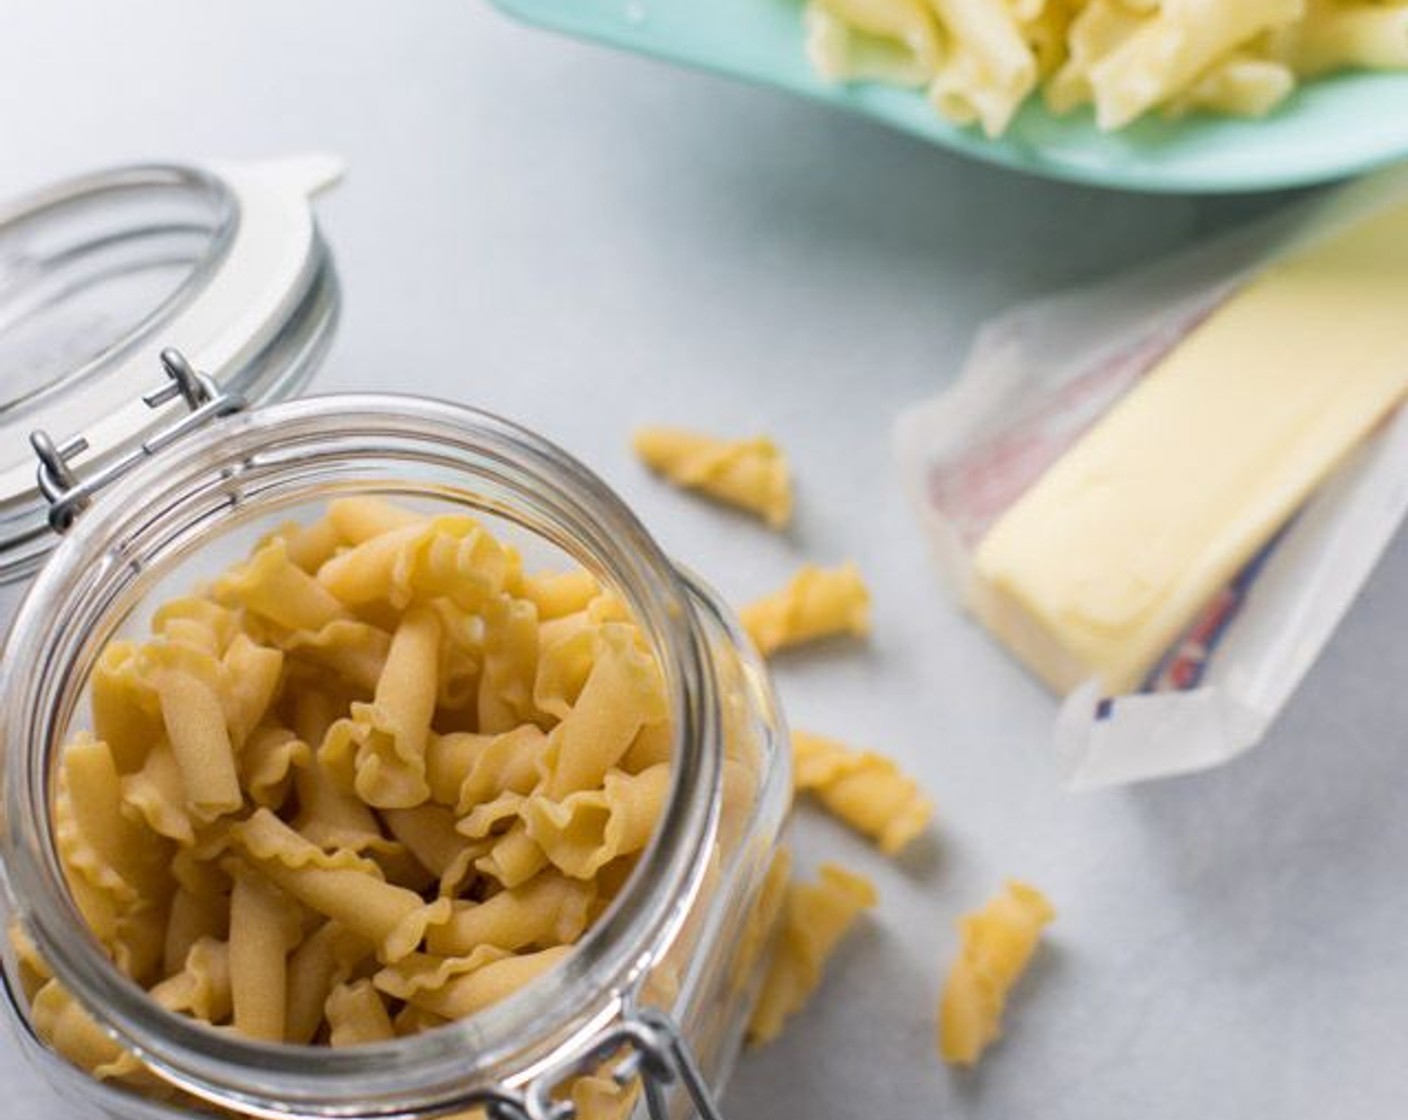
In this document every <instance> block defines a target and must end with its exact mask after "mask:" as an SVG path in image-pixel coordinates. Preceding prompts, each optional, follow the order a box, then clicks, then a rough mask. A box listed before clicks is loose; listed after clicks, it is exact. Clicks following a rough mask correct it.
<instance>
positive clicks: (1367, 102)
mask: <svg viewBox="0 0 1408 1120" xmlns="http://www.w3.org/2000/svg"><path fill="white" fill-rule="evenodd" d="M1229 2H1231V3H1236V2H1237V0H1229ZM494 3H496V4H497V5H498V6H499V7H500V8H502V9H503V10H504V11H506V12H508V13H510V14H511V15H515V16H517V17H519V18H520V19H523V20H525V21H527V22H529V23H535V24H539V25H541V26H543V27H550V28H554V29H556V30H558V31H562V32H565V33H567V34H570V35H576V36H580V37H582V38H586V39H596V40H599V41H601V42H605V43H611V44H614V45H615V46H619V47H624V48H626V49H628V50H634V51H639V52H641V53H644V54H651V55H656V56H659V57H661V58H667V59H671V60H673V61H675V62H681V63H685V64H688V65H693V66H699V67H704V68H706V69H710V70H715V71H718V72H720V73H724V74H729V75H733V76H735V77H739V78H746V79H749V80H751V81H755V82H762V83H765V84H767V85H773V86H778V87H780V88H782V89H787V90H791V91H792V92H794V93H799V94H803V95H804V96H807V97H811V98H815V99H816V100H818V101H824V102H827V103H829V104H831V105H835V106H837V107H839V108H842V109H849V110H851V111H852V112H856V113H862V114H864V115H866V116H869V117H873V118H875V119H876V120H880V121H883V122H884V123H886V124H888V125H890V126H892V127H894V128H898V129H901V130H903V131H905V132H910V133H913V134H915V135H916V136H921V137H923V138H924V139H926V140H930V141H932V142H933V143H935V144H939V145H942V146H943V147H945V148H951V149H953V150H954V151H958V152H963V153H964V154H965V155H970V156H973V157H975V158H977V159H982V160H988V161H990V162H992V163H1000V164H1005V165H1007V166H1009V167H1015V168H1019V169H1021V170H1023V171H1028V172H1031V173H1032V174H1036V175H1048V176H1051V177H1053V178H1058V179H1072V180H1076V181H1079V182H1086V183H1098V184H1102V185H1105V186H1112V187H1125V188H1128V189H1132V190H1144V191H1258V190H1271V189H1274V188H1278V187H1291V186H1301V185H1305V184H1309V183H1317V182H1322V181H1325V180H1328V179H1336V178H1340V177H1343V176H1346V175H1351V174H1354V173H1356V172H1360V171H1365V170H1367V169H1369V168H1371V167H1375V166H1378V165H1379V164H1383V163H1388V162H1390V161H1392V160H1395V159H1399V158H1402V157H1408V74H1402V73H1394V74H1344V75H1340V76H1336V77H1332V78H1325V79H1320V80H1318V81H1315V82H1311V83H1309V84H1307V85H1306V86H1304V87H1302V88H1301V89H1300V90H1299V91H1297V92H1296V93H1295V94H1294V95H1293V96H1292V97H1291V98H1290V100H1289V101H1288V102H1287V103H1286V104H1284V105H1283V106H1281V108H1280V109H1279V110H1278V111H1277V112H1276V113H1274V114H1273V115H1272V116H1270V117H1268V118H1266V119H1264V120H1255V121H1247V120H1232V119H1223V118H1214V117H1197V118H1192V119H1188V120H1183V121H1164V120H1146V121H1142V122H1140V123H1139V124H1137V125H1135V126H1134V127H1133V128H1130V129H1127V130H1125V131H1123V132H1120V133H1118V134H1115V135H1108V134H1105V133H1102V132H1100V131H1098V130H1097V129H1096V128H1095V125H1094V123H1093V122H1092V120H1091V118H1090V116H1089V115H1088V113H1077V114H1073V115H1071V116H1069V117H1054V116H1052V115H1051V114H1049V113H1047V112H1046V111H1045V110H1044V108H1043V107H1042V106H1041V105H1040V104H1039V103H1037V102H1036V101H1035V100H1034V101H1033V102H1032V103H1031V104H1029V105H1027V106H1026V107H1025V108H1024V109H1023V110H1022V112H1021V113H1020V114H1019V115H1018V117H1017V119H1016V120H1015V121H1014V122H1013V124H1012V127H1011V128H1010V129H1009V130H1008V132H1007V134H1006V135H1005V136H1003V137H1002V138H1001V139H999V140H989V139H987V138H986V137H985V136H983V134H982V133H981V132H979V131H977V130H976V129H971V128H958V127H956V126H954V125H951V124H948V123H946V122H945V121H944V120H942V119H941V118H939V117H938V116H937V115H936V114H935V113H934V111H933V110H932V109H931V108H930V106H929V104H928V102H926V101H925V99H924V97H923V96H922V95H921V94H918V93H915V92H912V91H908V90H897V89H887V88H882V87H879V86H870V85H856V86H836V85H832V84H830V83H827V82H825V81H822V80H821V79H820V78H818V77H817V76H816V75H815V74H814V73H813V72H812V70H811V68H810V66H809V65H808V63H807V60H806V57H805V55H804V52H803V42H802V28H801V3H800V0H494Z"/></svg>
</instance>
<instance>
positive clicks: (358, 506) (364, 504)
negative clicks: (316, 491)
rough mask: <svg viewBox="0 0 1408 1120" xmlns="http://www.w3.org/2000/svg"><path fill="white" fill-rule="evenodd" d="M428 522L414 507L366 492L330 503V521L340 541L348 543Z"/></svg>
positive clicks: (362, 541) (328, 520)
mask: <svg viewBox="0 0 1408 1120" xmlns="http://www.w3.org/2000/svg"><path fill="white" fill-rule="evenodd" d="M424 522H425V518H424V517H423V516H421V515H420V514H418V513H416V512H415V511H414V510H409V509H406V508H405V507H403V506H398V505H395V504H393V503H391V502H388V501H386V500H385V499H383V498H374V497H371V496H369V495H365V494H359V495H357V496H356V497H351V498H335V499H334V500H333V501H331V502H329V503H328V515H327V523H328V524H329V525H331V526H332V528H333V530H334V531H335V532H336V533H337V537H338V540H339V542H341V543H342V544H347V545H359V544H362V543H364V542H366V541H369V540H371V539H372V538H373V537H379V536H381V535H382V534H384V533H390V532H394V531H395V530H397V529H404V528H406V527H407V526H410V525H420V524H423V523H424Z"/></svg>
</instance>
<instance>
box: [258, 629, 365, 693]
mask: <svg viewBox="0 0 1408 1120" xmlns="http://www.w3.org/2000/svg"><path fill="white" fill-rule="evenodd" d="M284 646H285V648H286V649H287V650H288V652H289V654H290V655H291V656H293V657H297V658H299V659H300V660H304V661H308V662H310V663H312V664H314V665H316V666H318V667H320V668H322V669H325V670H327V671H329V672H331V673H334V674H336V675H337V676H339V677H341V678H342V679H343V680H344V681H347V682H348V683H349V684H351V685H353V686H354V687H356V688H358V689H362V690H363V691H365V692H372V691H374V690H375V688H376V684H377V681H379V680H380V679H381V675H382V672H383V671H384V670H385V668H386V658H387V655H388V654H389V653H390V652H391V635H390V634H388V633H387V632H386V631H385V630H382V629H381V628H380V627H377V626H372V625H371V624H370V623H367V622H361V621H358V620H356V619H346V618H340V619H335V620H334V621H332V622H329V623H328V624H327V625H325V626H322V627H319V628H318V629H317V630H296V631H294V632H293V633H292V634H290V635H289V636H288V638H287V639H286V640H285V641H284Z"/></svg>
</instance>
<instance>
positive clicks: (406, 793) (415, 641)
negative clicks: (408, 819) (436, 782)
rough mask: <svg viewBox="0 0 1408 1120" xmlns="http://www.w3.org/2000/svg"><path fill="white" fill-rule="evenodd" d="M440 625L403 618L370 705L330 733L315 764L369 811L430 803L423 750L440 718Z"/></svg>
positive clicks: (432, 618)
mask: <svg viewBox="0 0 1408 1120" xmlns="http://www.w3.org/2000/svg"><path fill="white" fill-rule="evenodd" d="M439 649H440V621H439V618H438V617H437V615H436V614H435V612H434V611H431V610H429V609H426V608H424V607H416V608H412V609H411V610H409V611H407V612H406V615H405V617H404V618H403V619H402V621H401V625H400V626H398V627H397V628H396V633H395V635H394V636H393V638H392V639H391V650H390V652H389V653H388V654H387V657H386V667H385V669H384V670H383V671H382V674H381V678H380V679H379V680H378V681H377V686H376V698H375V699H374V700H373V701H372V703H370V704H353V705H352V718H351V719H342V720H338V721H337V722H336V723H335V724H333V725H332V727H331V728H330V729H329V730H328V733H327V737H326V738H325V739H324V740H323V744H322V746H321V747H320V748H319V751H318V759H319V761H320V762H321V763H322V764H323V766H325V767H326V768H327V770H328V772H329V773H330V774H332V775H333V776H334V778H336V779H337V780H338V781H339V782H340V783H341V785H342V787H343V788H344V789H347V790H352V789H355V790H356V792H357V795H358V796H359V797H360V798H361V799H362V800H363V801H365V802H366V803H367V804H368V805H375V806H377V807H378V808H383V809H405V808H410V807H411V806H414V805H419V804H421V803H422V802H424V801H426V800H427V799H428V798H429V797H430V787H429V786H428V785H427V784H426V781H425V748H426V742H427V741H428V739H429V737H430V722H431V719H432V717H433V716H434V714H435V697H436V681H437V679H438V678H437V672H438V666H439Z"/></svg>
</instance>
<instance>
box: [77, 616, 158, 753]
mask: <svg viewBox="0 0 1408 1120" xmlns="http://www.w3.org/2000/svg"><path fill="white" fill-rule="evenodd" d="M141 662H142V650H141V647H140V646H138V645H136V644H135V643H133V642H128V641H113V642H109V643H108V644H107V645H106V646H104V647H103V651H102V653H100V654H99V655H98V662H97V664H96V665H95V666H94V668H93V678H92V688H91V694H92V707H93V733H94V735H96V737H97V738H99V739H101V740H102V741H103V742H105V743H107V744H108V746H109V747H110V748H111V750H112V753H113V759H114V760H115V761H116V763H117V768H118V770H120V771H121V772H122V773H124V774H127V773H130V772H132V771H133V770H136V769H139V768H140V767H141V765H142V761H143V759H144V758H145V757H146V754H147V751H148V750H149V749H150V748H151V745H152V744H153V743H154V742H156V740H158V739H159V738H161V737H162V736H163V735H164V734H165V726H164V724H163V723H162V718H161V700H160V698H159V697H158V696H157V694H156V690H155V689H154V688H152V687H151V684H150V682H149V681H148V680H147V678H146V675H145V674H144V673H143V672H142V666H141Z"/></svg>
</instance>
